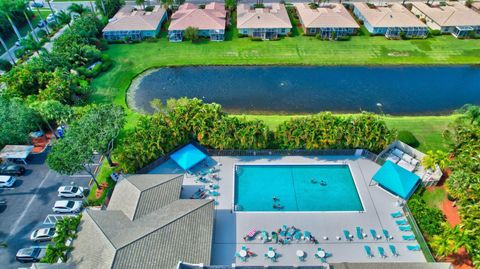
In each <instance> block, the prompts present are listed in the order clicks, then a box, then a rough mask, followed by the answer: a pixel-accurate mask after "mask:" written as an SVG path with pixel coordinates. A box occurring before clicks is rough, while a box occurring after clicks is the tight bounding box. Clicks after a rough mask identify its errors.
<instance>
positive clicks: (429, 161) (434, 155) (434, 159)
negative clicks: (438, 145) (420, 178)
mask: <svg viewBox="0 0 480 269" xmlns="http://www.w3.org/2000/svg"><path fill="white" fill-rule="evenodd" d="M436 164H438V166H439V167H440V169H444V168H445V167H446V166H447V164H448V153H446V152H443V151H441V150H437V151H435V152H434V151H433V150H429V151H427V154H426V155H425V156H424V157H423V159H422V165H423V166H424V167H425V168H427V169H433V170H435V165H436Z"/></svg>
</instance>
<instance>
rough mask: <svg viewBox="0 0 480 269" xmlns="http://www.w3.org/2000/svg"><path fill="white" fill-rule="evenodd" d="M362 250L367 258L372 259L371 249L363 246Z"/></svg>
mask: <svg viewBox="0 0 480 269" xmlns="http://www.w3.org/2000/svg"><path fill="white" fill-rule="evenodd" d="M363 248H364V249H365V252H366V253H367V257H369V258H372V257H373V254H372V249H371V248H370V247H369V246H363Z"/></svg>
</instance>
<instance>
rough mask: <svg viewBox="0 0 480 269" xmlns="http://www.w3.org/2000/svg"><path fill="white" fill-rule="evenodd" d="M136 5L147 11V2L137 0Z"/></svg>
mask: <svg viewBox="0 0 480 269" xmlns="http://www.w3.org/2000/svg"><path fill="white" fill-rule="evenodd" d="M135 4H137V5H139V6H141V7H142V9H145V0H135Z"/></svg>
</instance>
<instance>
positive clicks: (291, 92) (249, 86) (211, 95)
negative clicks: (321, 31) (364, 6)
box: [128, 66, 480, 115]
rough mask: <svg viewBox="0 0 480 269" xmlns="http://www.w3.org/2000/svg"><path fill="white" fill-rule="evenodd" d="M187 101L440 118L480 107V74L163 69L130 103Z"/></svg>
mask: <svg viewBox="0 0 480 269" xmlns="http://www.w3.org/2000/svg"><path fill="white" fill-rule="evenodd" d="M180 97H190V98H193V97H197V98H201V99H203V100H204V101H205V102H208V103H209V102H216V103H219V104H221V105H222V106H223V108H224V109H225V110H226V111H228V112H232V113H291V114H294V113H316V112H320V111H333V112H359V111H362V110H365V111H372V112H377V113H380V112H384V113H388V114H392V115H417V114H425V115H428V114H429V115H438V114H445V113H449V112H451V111H452V110H455V109H457V108H459V107H461V106H462V105H464V104H466V103H472V104H480V67H473V66H448V67H447V66H445V67H439V66H435V67H295V66H288V67H287V66H283V67H282V66H278V67H266V66H262V67H259V66H256V67H249V66H238V67H235V66H232V67H225V66H215V67H180V68H161V69H157V70H154V71H151V72H148V73H147V74H145V75H144V76H141V77H139V78H138V79H137V81H136V82H134V83H132V89H131V92H130V93H129V97H128V99H129V104H130V105H133V106H134V107H136V108H137V109H141V110H144V111H146V112H152V109H151V107H150V104H149V102H150V100H152V99H154V98H159V99H161V100H163V101H165V100H167V99H169V98H180ZM378 104H381V106H380V107H379V106H378ZM380 110H382V111H380Z"/></svg>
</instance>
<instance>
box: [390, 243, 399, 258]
mask: <svg viewBox="0 0 480 269" xmlns="http://www.w3.org/2000/svg"><path fill="white" fill-rule="evenodd" d="M388 247H389V248H390V251H391V252H392V255H393V256H394V257H398V252H397V249H396V248H395V246H394V245H388Z"/></svg>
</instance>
